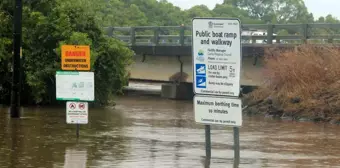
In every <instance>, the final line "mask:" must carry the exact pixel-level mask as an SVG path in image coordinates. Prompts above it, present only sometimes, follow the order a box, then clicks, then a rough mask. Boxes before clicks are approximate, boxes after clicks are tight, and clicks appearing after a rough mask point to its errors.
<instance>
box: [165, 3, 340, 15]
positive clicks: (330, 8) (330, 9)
mask: <svg viewBox="0 0 340 168" xmlns="http://www.w3.org/2000/svg"><path fill="white" fill-rule="evenodd" d="M304 1H305V4H306V6H307V8H308V11H309V12H312V13H313V14H314V18H318V17H320V16H326V15H328V14H332V15H333V16H334V17H337V18H340V9H339V7H340V0H304ZM168 2H171V3H173V4H174V5H176V6H179V7H181V8H182V9H188V8H190V7H192V6H195V5H200V4H204V5H207V6H208V7H209V8H210V9H212V8H214V7H215V5H216V4H217V3H222V2H223V0H168Z"/></svg>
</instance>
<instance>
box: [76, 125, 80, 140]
mask: <svg viewBox="0 0 340 168" xmlns="http://www.w3.org/2000/svg"><path fill="white" fill-rule="evenodd" d="M79 127H80V125H79V124H77V131H76V133H77V139H78V138H79Z"/></svg>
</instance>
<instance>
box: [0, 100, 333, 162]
mask: <svg viewBox="0 0 340 168" xmlns="http://www.w3.org/2000/svg"><path fill="white" fill-rule="evenodd" d="M8 116H9V115H8V113H7V109H5V108H2V109H1V110H0V138H1V141H0V167H1V168H2V167H4V168H5V167H6V168H7V167H34V168H36V167H53V168H54V167H58V168H59V167H60V168H71V167H72V168H77V167H76V166H72V164H74V163H76V164H78V166H79V165H82V164H84V165H87V166H86V167H110V168H111V167H115V168H127V167H129V168H130V167H131V168H135V167H141V168H153V167H155V168H168V167H169V168H187V167H195V168H196V167H204V164H205V160H204V158H205V157H204V155H205V151H204V149H205V147H204V127H203V126H201V125H197V124H196V123H195V122H194V114H193V108H192V102H191V101H170V100H164V99H159V98H156V97H146V96H144V97H143V96H141V97H140V96H139V97H132V96H129V97H128V96H124V97H120V98H118V100H117V106H116V107H115V108H108V109H90V112H89V117H90V118H89V124H88V125H81V127H80V129H81V130H80V139H79V140H76V132H75V128H76V126H75V125H67V124H66V118H65V109H64V108H45V107H41V108H25V109H24V112H23V118H22V119H20V120H10V119H9V118H8ZM243 124H244V126H243V127H242V128H240V145H241V163H240V167H251V168H255V167H300V168H301V167H302V168H303V167H337V166H338V165H340V156H339V155H338V153H339V152H340V136H338V130H339V129H340V127H339V126H336V125H330V124H321V123H320V124H314V123H309V122H305V123H304V122H290V121H277V120H265V119H263V117H261V118H248V117H245V118H244V122H243ZM211 138H212V160H211V165H210V167H211V168H220V167H232V166H233V150H232V145H233V134H232V129H231V128H227V127H220V126H213V127H212V136H211ZM84 167H85V166H84Z"/></svg>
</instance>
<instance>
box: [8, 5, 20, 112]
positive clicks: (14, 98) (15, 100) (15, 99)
mask: <svg viewBox="0 0 340 168" xmlns="http://www.w3.org/2000/svg"><path fill="white" fill-rule="evenodd" d="M21 20H22V1H21V0H16V1H15V9H14V34H13V49H14V55H13V63H12V69H13V72H12V73H13V75H12V91H11V92H12V93H11V107H10V113H11V118H20V92H21V81H20V71H21V63H20V46H21Z"/></svg>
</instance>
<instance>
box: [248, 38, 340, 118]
mask: <svg viewBox="0 0 340 168" xmlns="http://www.w3.org/2000/svg"><path fill="white" fill-rule="evenodd" d="M339 56H340V50H339V48H338V47H334V46H316V45H308V44H307V45H301V46H298V47H296V48H295V49H291V50H277V49H276V50H272V51H270V52H267V54H266V56H265V58H264V59H265V64H264V77H265V79H266V80H265V82H264V84H263V85H262V86H261V87H259V89H257V90H256V91H254V92H253V93H250V94H249V95H247V96H246V99H248V100H249V99H251V100H252V101H251V102H252V103H254V102H255V103H256V102H257V103H259V102H265V101H263V100H265V99H267V98H269V99H271V100H274V101H275V106H276V107H277V108H281V109H284V113H287V112H288V111H289V112H293V113H295V114H297V113H300V115H302V113H303V114H307V115H308V116H314V117H315V116H319V115H320V114H322V116H323V117H325V116H330V115H335V114H338V113H339V112H340V111H339V110H338V109H340V102H339V101H338V100H339V99H340V68H339V67H340V59H339ZM294 100H299V101H298V102H296V101H295V102H294ZM326 114H327V115H326Z"/></svg>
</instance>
